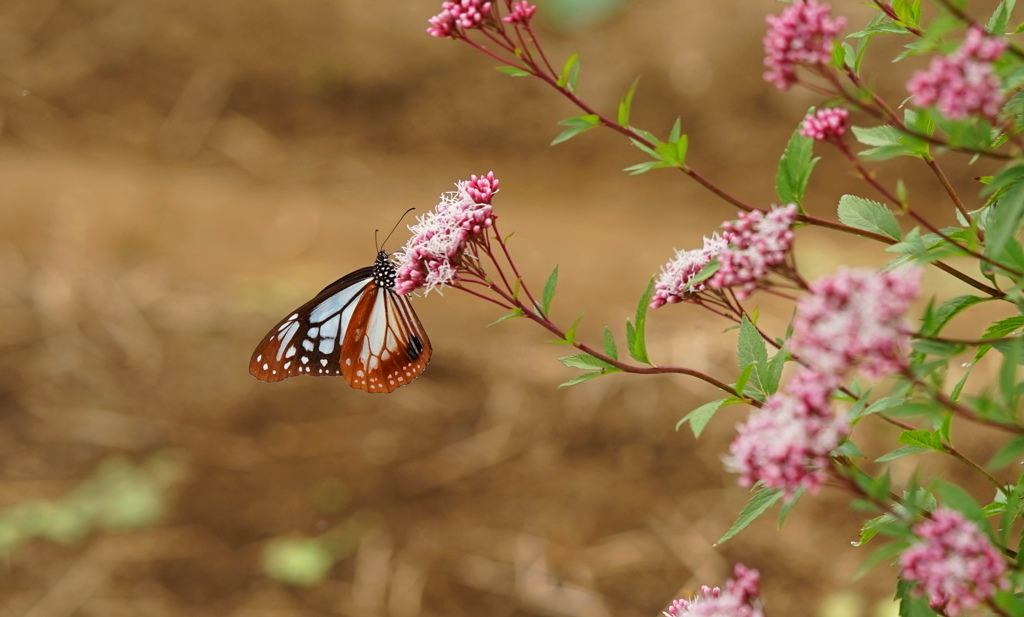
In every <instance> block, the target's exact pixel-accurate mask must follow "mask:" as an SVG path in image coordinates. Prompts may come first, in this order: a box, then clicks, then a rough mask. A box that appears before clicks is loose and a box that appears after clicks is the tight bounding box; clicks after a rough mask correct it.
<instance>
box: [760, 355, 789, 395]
mask: <svg viewBox="0 0 1024 617" xmlns="http://www.w3.org/2000/svg"><path fill="white" fill-rule="evenodd" d="M788 356H789V354H787V353H786V352H785V351H784V350H782V349H780V350H779V351H777V352H775V355H774V356H772V359H771V360H769V361H768V370H767V371H765V373H764V375H763V377H762V384H761V385H762V386H763V387H764V393H765V394H768V395H772V394H775V393H776V392H777V391H778V390H779V382H780V381H781V380H782V369H783V368H785V366H786V359H787V358H788Z"/></svg>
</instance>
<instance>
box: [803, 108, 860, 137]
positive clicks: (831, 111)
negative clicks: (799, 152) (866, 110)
mask: <svg viewBox="0 0 1024 617" xmlns="http://www.w3.org/2000/svg"><path fill="white" fill-rule="evenodd" d="M849 120H850V112H849V111H847V110H845V109H843V108H842V107H828V108H825V109H819V110H817V111H816V112H814V113H813V114H807V117H806V118H804V124H803V127H801V128H800V134H801V135H803V136H804V137H811V138H813V139H815V140H816V141H828V140H838V139H839V138H840V137H841V136H842V135H843V134H844V133H846V129H848V128H849V126H850V125H849Z"/></svg>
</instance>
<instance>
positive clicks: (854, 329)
mask: <svg viewBox="0 0 1024 617" xmlns="http://www.w3.org/2000/svg"><path fill="white" fill-rule="evenodd" d="M920 278H921V271H920V269H918V268H900V269H898V270H892V271H890V272H874V271H871V270H845V269H843V270H840V271H839V272H837V273H836V274H834V275H833V276H831V277H827V278H823V279H820V280H818V281H816V282H815V283H813V284H812V285H811V295H810V296H807V297H805V298H803V299H801V300H800V301H799V302H798V303H797V309H796V319H795V320H794V322H793V337H792V339H790V348H791V349H792V350H793V353H794V354H795V355H797V356H798V357H799V358H800V359H801V360H802V361H804V362H806V363H807V364H808V365H810V366H813V367H814V368H815V369H816V370H818V371H821V372H823V373H827V374H830V375H835V376H837V377H839V376H842V375H845V374H846V373H847V372H848V371H850V370H851V369H853V368H854V367H859V368H860V370H861V371H863V372H864V374H866V375H867V376H868V377H871V378H878V377H883V376H885V375H890V374H892V373H894V372H898V371H900V370H902V369H904V368H905V367H906V366H907V352H908V350H909V347H910V345H909V332H910V326H909V325H908V324H907V322H906V320H905V319H904V317H903V315H904V313H906V311H907V308H908V307H909V306H910V302H911V301H912V300H913V299H914V298H915V297H916V296H917V292H918V287H919V282H920Z"/></svg>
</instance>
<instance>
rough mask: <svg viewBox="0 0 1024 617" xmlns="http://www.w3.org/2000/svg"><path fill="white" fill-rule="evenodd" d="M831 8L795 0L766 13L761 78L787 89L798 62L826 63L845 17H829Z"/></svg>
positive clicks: (812, 1) (794, 75)
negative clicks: (780, 11)
mask: <svg viewBox="0 0 1024 617" xmlns="http://www.w3.org/2000/svg"><path fill="white" fill-rule="evenodd" d="M831 11H832V9H831V8H830V7H829V6H828V5H825V4H818V3H817V2H815V0H797V1H796V2H793V3H792V4H791V5H789V8H787V9H786V10H784V11H783V12H782V14H781V15H778V16H776V15H769V16H768V17H767V22H768V33H767V34H765V36H764V65H765V66H767V67H768V69H769V70H768V71H767V72H766V73H765V74H764V80H765V81H767V82H769V83H773V84H775V86H776V87H777V88H778V89H779V90H788V89H789V88H790V86H792V85H793V84H795V83H796V82H797V76H796V67H797V65H799V64H811V65H816V64H828V63H829V62H830V61H831V60H832V45H834V39H835V37H836V35H837V34H839V31H840V30H842V28H843V26H844V25H846V19H844V18H842V17H836V18H835V19H833V18H831V17H830V13H831Z"/></svg>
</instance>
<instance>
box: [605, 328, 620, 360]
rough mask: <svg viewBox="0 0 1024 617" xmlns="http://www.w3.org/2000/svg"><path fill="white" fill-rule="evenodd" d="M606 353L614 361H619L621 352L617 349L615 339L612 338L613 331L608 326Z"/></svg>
mask: <svg viewBox="0 0 1024 617" xmlns="http://www.w3.org/2000/svg"><path fill="white" fill-rule="evenodd" d="M604 352H605V353H606V354H608V357H609V358H611V359H612V360H618V359H619V350H618V349H616V347H615V337H614V336H612V331H611V330H610V329H609V328H608V326H605V327H604Z"/></svg>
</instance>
